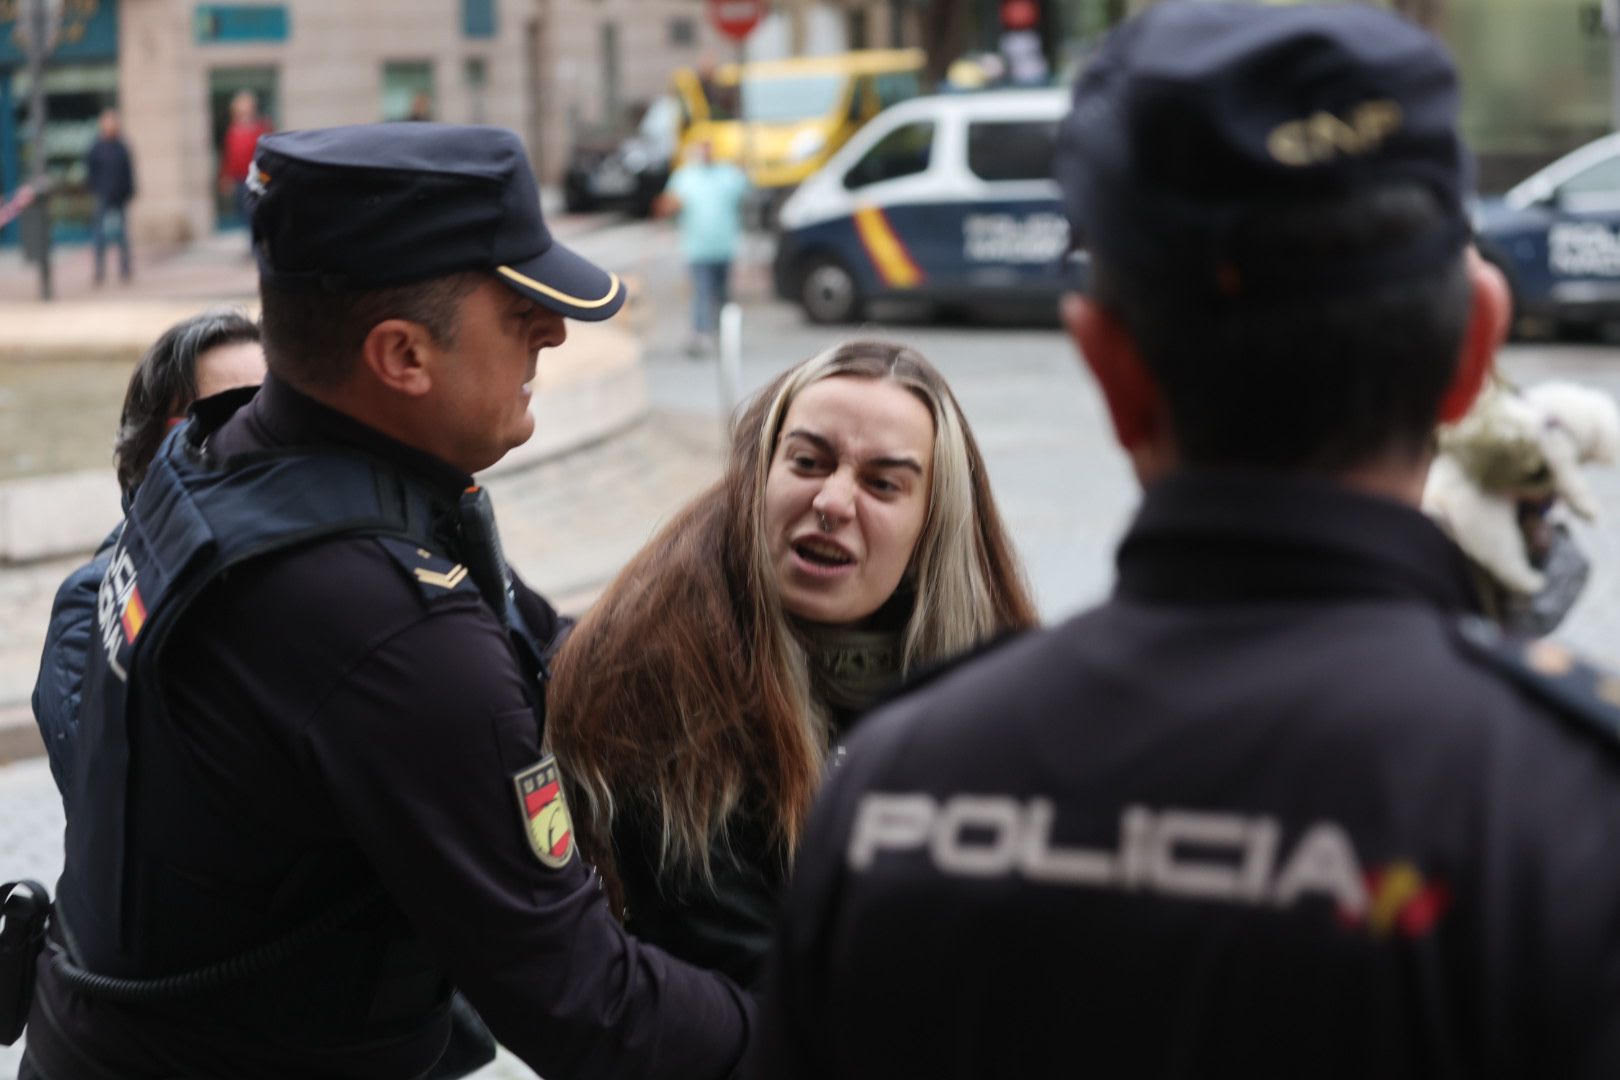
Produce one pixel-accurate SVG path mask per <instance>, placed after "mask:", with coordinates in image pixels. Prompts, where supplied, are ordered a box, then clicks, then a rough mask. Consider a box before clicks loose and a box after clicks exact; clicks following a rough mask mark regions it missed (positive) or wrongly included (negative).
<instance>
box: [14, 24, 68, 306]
mask: <svg viewBox="0 0 1620 1080" xmlns="http://www.w3.org/2000/svg"><path fill="white" fill-rule="evenodd" d="M60 14H61V0H28V14H27V19H26V22H22V20H19V22H22V24H23V25H26V26H27V30H26V32H25V37H24V40H23V43H22V44H23V49H24V50H25V51H26V53H27V56H28V153H29V158H30V159H31V165H32V168H31V169H30V172H31V174H32V175H31V176H30V178H29V182H30V183H31V185H32V186H33V189H34V204H33V205H32V206H31V207H29V209H28V211H27V212H28V213H30V214H33V215H35V217H34V221H33V235H34V250H33V255H34V258H35V260H36V261H37V262H38V263H39V298H40V299H41V300H49V299H51V296H52V292H53V290H52V288H51V218H50V202H49V198H48V195H49V191H50V180H49V177H48V176H47V175H46V172H45V62H46V60H48V59H50V55H51V51H52V50H53V49H54V48H55V47H56V33H55V28H56V24H57V22H58V16H59V15H60Z"/></svg>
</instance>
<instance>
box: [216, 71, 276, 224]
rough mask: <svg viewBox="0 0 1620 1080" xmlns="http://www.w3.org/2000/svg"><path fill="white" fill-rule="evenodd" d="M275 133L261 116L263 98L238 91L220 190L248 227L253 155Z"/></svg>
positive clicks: (227, 134)
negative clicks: (249, 186) (248, 197)
mask: <svg viewBox="0 0 1620 1080" xmlns="http://www.w3.org/2000/svg"><path fill="white" fill-rule="evenodd" d="M272 130H274V129H273V128H272V127H271V126H270V122H269V121H268V120H266V119H264V118H263V117H262V116H260V115H259V99H258V98H257V97H255V96H254V94H253V91H251V90H238V91H237V92H236V96H235V97H233V98H231V119H230V123H229V124H228V125H227V126H226V128H225V137H224V141H223V142H222V143H221V144H220V150H219V191H220V194H221V195H229V196H231V198H232V200H233V205H234V206H235V207H236V214H237V216H238V217H239V218H240V219H241V220H242V223H243V224H244V225H246V224H247V223H248V217H249V213H248V209H249V208H248V202H247V192H248V185H247V179H248V172H249V170H251V169H252V167H253V152H254V150H255V149H256V148H257V147H258V145H259V140H260V139H261V138H263V137H264V136H266V135H268V134H270V132H271V131H272Z"/></svg>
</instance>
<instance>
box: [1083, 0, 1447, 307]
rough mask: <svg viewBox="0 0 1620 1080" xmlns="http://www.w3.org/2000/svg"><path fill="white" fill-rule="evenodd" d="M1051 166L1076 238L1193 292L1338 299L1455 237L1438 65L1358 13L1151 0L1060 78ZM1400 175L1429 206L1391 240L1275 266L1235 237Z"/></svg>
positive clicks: (1424, 40) (1425, 37) (1387, 24)
mask: <svg viewBox="0 0 1620 1080" xmlns="http://www.w3.org/2000/svg"><path fill="white" fill-rule="evenodd" d="M1054 171H1055V173H1056V176H1057V179H1058V181H1059V182H1060V183H1061V185H1062V187H1063V195H1064V200H1065V203H1066V206H1067V210H1068V215H1069V222H1070V226H1071V228H1072V229H1073V231H1074V235H1075V242H1076V244H1078V245H1083V246H1085V247H1088V248H1090V249H1091V250H1092V251H1093V252H1095V253H1096V254H1097V255H1098V256H1099V257H1100V258H1101V259H1103V260H1104V261H1106V262H1113V263H1116V264H1119V265H1121V266H1122V268H1134V269H1135V270H1136V271H1138V272H1145V273H1147V274H1149V275H1152V276H1154V277H1155V278H1157V279H1160V280H1164V281H1166V282H1169V281H1177V282H1179V283H1183V284H1186V285H1189V286H1190V287H1192V288H1193V289H1195V290H1198V291H1206V292H1213V293H1217V294H1227V295H1233V294H1241V295H1245V296H1252V295H1256V294H1298V293H1301V292H1325V291H1332V290H1339V289H1354V288H1357V287H1360V286H1366V285H1371V284H1376V283H1379V282H1383V281H1389V280H1391V279H1395V278H1399V277H1402V276H1409V275H1416V274H1421V273H1425V272H1428V271H1431V270H1434V269H1437V268H1438V267H1440V266H1443V265H1445V264H1446V263H1448V262H1449V261H1450V260H1452V259H1454V258H1456V256H1457V254H1458V252H1459V251H1460V250H1461V248H1462V246H1463V244H1464V243H1465V242H1466V241H1467V237H1468V225H1467V217H1466V214H1465V212H1464V208H1463V198H1464V195H1465V193H1466V191H1467V190H1468V188H1469V186H1470V183H1471V177H1470V163H1469V159H1468V155H1467V152H1466V150H1465V149H1464V147H1463V144H1462V141H1461V138H1460V137H1459V136H1458V133H1457V81H1456V75H1455V72H1454V71H1453V69H1452V65H1451V61H1450V59H1449V58H1448V57H1447V55H1446V53H1445V50H1444V49H1443V48H1442V47H1441V45H1440V43H1439V42H1438V41H1436V40H1435V39H1434V38H1433V37H1431V36H1430V35H1429V34H1427V33H1425V32H1424V31H1423V30H1421V29H1419V28H1418V27H1416V26H1414V25H1413V24H1411V23H1409V22H1407V21H1406V20H1404V19H1402V18H1400V17H1398V16H1396V15H1393V14H1390V13H1388V12H1385V11H1382V10H1379V9H1378V8H1375V7H1371V6H1369V5H1366V4H1323V5H1315V4H1311V5H1304V6H1298V7H1273V6H1260V5H1256V4H1235V3H1178V2H1170V3H1161V4H1157V5H1155V6H1154V7H1152V8H1150V9H1148V10H1147V11H1146V12H1144V13H1143V14H1141V15H1139V16H1137V17H1135V18H1133V19H1131V20H1130V21H1128V22H1126V23H1124V24H1122V25H1121V26H1120V27H1119V28H1118V29H1117V30H1116V31H1115V32H1114V33H1113V34H1112V35H1110V37H1109V38H1108V40H1107V41H1106V42H1105V43H1104V45H1103V46H1102V48H1101V49H1100V50H1099V52H1098V54H1097V56H1096V57H1095V58H1094V59H1093V61H1092V62H1091V64H1090V66H1089V67H1087V68H1086V70H1085V72H1084V73H1083V74H1082V75H1081V77H1080V79H1079V81H1078V82H1077V83H1076V85H1075V91H1074V108H1073V111H1072V112H1070V114H1069V115H1068V117H1067V118H1066V119H1065V120H1064V122H1063V127H1062V130H1061V132H1060V135H1059V140H1058V153H1057V157H1056V159H1055V164H1054ZM1400 183H1416V184H1420V185H1423V186H1425V187H1427V188H1429V189H1430V190H1431V191H1433V192H1434V194H1435V196H1436V197H1437V199H1438V200H1439V204H1440V207H1441V211H1442V212H1441V215H1440V220H1439V221H1438V222H1437V224H1436V227H1435V228H1434V229H1432V230H1430V231H1429V232H1427V233H1425V234H1423V235H1420V236H1418V237H1415V238H1411V239H1409V240H1406V241H1403V242H1401V243H1399V244H1397V245H1394V246H1391V247H1388V248H1385V249H1381V250H1379V251H1376V252H1373V253H1370V254H1368V255H1365V256H1362V257H1360V258H1357V259H1353V260H1346V259H1334V258H1327V257H1317V258H1310V259H1294V260H1289V261H1281V260H1279V259H1277V258H1276V257H1274V256H1273V255H1272V254H1271V253H1268V252H1265V251H1256V250H1248V249H1246V247H1245V245H1244V243H1243V242H1242V240H1241V237H1242V235H1243V230H1244V226H1245V224H1246V223H1249V222H1252V221H1253V220H1254V219H1255V218H1256V217H1258V216H1263V215H1264V214H1265V212H1266V211H1267V210H1270V209H1274V208H1277V207H1280V206H1284V205H1288V204H1302V203H1311V202H1314V201H1319V200H1324V199H1332V198H1334V197H1336V196H1342V195H1345V194H1348V193H1350V192H1354V191H1360V190H1363V189H1366V188H1369V187H1376V186H1384V185H1389V184H1400Z"/></svg>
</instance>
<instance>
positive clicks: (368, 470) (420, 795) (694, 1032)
mask: <svg viewBox="0 0 1620 1080" xmlns="http://www.w3.org/2000/svg"><path fill="white" fill-rule="evenodd" d="M250 184H251V186H252V188H253V189H254V193H255V195H256V199H257V203H256V206H255V209H254V214H253V238H254V248H255V251H256V252H257V256H258V260H259V267H260V282H261V292H262V300H263V327H264V344H265V352H266V355H267V359H268V363H269V368H270V376H269V378H268V379H267V380H266V382H265V384H264V387H263V389H262V390H260V391H259V392H258V394H257V395H256V396H253V395H252V393H251V391H248V392H243V393H239V394H237V395H235V396H234V397H229V396H227V397H221V398H214V399H211V400H210V401H209V402H208V403H207V407H206V408H201V409H199V410H198V411H197V412H196V413H195V414H194V415H193V417H192V418H191V420H190V421H189V422H187V423H186V424H184V425H182V426H181V427H180V428H178V429H177V430H176V432H175V433H174V434H173V435H171V437H170V439H169V440H168V441H167V442H166V444H165V446H164V448H163V449H162V450H161V451H160V453H159V455H158V457H157V459H156V460H155V461H154V463H153V466H152V468H151V470H150V472H149V473H148V475H147V478H146V479H145V480H144V481H143V482H142V485H141V487H140V489H139V491H138V493H137V495H136V498H135V500H134V505H133V507H132V509H131V511H130V514H129V516H128V519H127V523H126V526H125V528H124V531H123V534H122V539H121V541H120V544H119V548H118V550H117V551H116V552H115V553H114V557H113V568H112V570H110V571H109V573H108V575H107V578H106V580H105V581H104V582H103V583H102V586H101V591H100V595H99V597H98V604H99V616H98V628H97V634H98V642H97V647H96V648H94V649H92V659H91V664H90V670H89V672H88V674H87V676H86V685H85V692H84V703H83V706H82V719H81V723H82V725H83V733H84V743H83V746H84V752H85V755H86V757H85V759H84V762H83V767H82V768H81V769H78V770H76V772H75V782H74V784H73V785H72V787H71V789H70V791H69V793H68V796H67V798H68V804H69V805H68V827H67V863H66V869H65V871H64V873H63V876H62V879H61V882H60V886H59V896H58V904H57V910H56V917H55V921H54V925H53V929H52V932H51V940H50V943H49V947H48V949H47V951H46V952H45V953H44V954H43V955H42V957H41V961H40V964H39V968H38V971H39V985H38V989H37V993H36V995H35V1001H34V1007H33V1011H32V1013H31V1014H30V1018H29V1030H28V1039H29V1041H28V1054H29V1056H28V1059H27V1060H26V1061H25V1064H24V1075H25V1076H35V1075H38V1076H43V1077H45V1078H46V1080H73V1078H79V1077H92V1078H100V1077H121V1078H124V1077H176V1076H188V1077H190V1076H221V1077H224V1076H229V1077H233V1078H238V1077H266V1078H268V1077H291V1076H322V1077H339V1076H341V1077H379V1078H380V1077H415V1076H421V1075H423V1074H424V1073H426V1072H427V1070H428V1069H429V1068H430V1067H431V1066H433V1065H434V1062H435V1059H436V1058H437V1057H438V1056H439V1054H440V1052H441V1050H442V1049H443V1047H444V1045H445V1041H446V1033H447V1030H448V1028H449V1020H448V1013H449V1009H448V1001H449V996H450V992H451V989H452V987H455V988H459V989H460V990H461V991H462V992H463V993H465V995H466V996H467V998H468V999H470V1001H471V1002H472V1003H473V1005H474V1006H475V1007H476V1008H477V1010H478V1012H479V1013H480V1014H481V1015H482V1016H483V1018H484V1019H485V1021H486V1022H487V1023H488V1025H489V1027H490V1029H491V1030H492V1031H493V1032H494V1034H495V1036H496V1037H497V1038H498V1039H499V1041H500V1042H501V1043H502V1044H504V1045H505V1046H506V1047H508V1048H509V1049H510V1050H512V1051H513V1052H515V1053H516V1054H517V1055H518V1056H519V1057H521V1058H522V1059H523V1060H524V1061H525V1062H527V1063H528V1064H529V1065H531V1066H532V1067H533V1068H534V1069H536V1070H537V1071H539V1072H541V1073H542V1074H543V1075H545V1076H546V1077H548V1080H564V1078H567V1077H572V1076H581V1077H585V1076H588V1077H592V1078H599V1077H668V1078H671V1080H674V1078H681V1080H688V1078H697V1077H723V1076H727V1075H729V1074H730V1073H731V1071H732V1070H733V1068H734V1067H735V1065H736V1063H737V1061H738V1059H739V1057H740V1055H741V1052H742V1048H743V1045H744V1042H745V1039H746V1036H747V1031H748V1023H749V1006H748V1004H747V1002H746V999H745V998H744V996H743V995H742V994H741V993H740V992H739V991H738V990H737V989H736V987H734V986H733V985H732V984H730V983H729V982H727V981H726V980H725V979H723V978H721V977H719V976H715V975H713V974H710V973H708V972H704V971H700V970H698V969H695V968H691V967H688V966H685V965H683V964H681V963H679V962H677V961H674V960H672V959H671V958H669V957H667V956H665V955H663V954H661V953H659V952H658V951H657V950H655V949H652V948H648V947H644V946H642V945H640V944H639V943H637V942H636V941H635V940H633V939H631V938H629V937H627V936H626V935H625V934H624V933H623V931H622V930H621V929H620V927H619V925H618V924H617V923H616V922H615V921H614V919H613V918H612V916H611V915H610V914H609V912H608V909H607V906H606V905H605V903H604V902H603V900H602V896H601V893H600V891H599V885H598V882H597V880H596V879H595V877H594V875H593V872H592V871H591V869H590V868H589V867H588V866H585V865H583V864H582V862H581V860H580V859H579V858H578V857H577V856H576V854H575V852H574V849H573V840H572V834H571V824H570V819H569V816H568V809H567V806H566V804H565V802H564V800H563V796H562V793H561V785H560V780H561V777H560V776H559V775H558V771H557V767H556V764H555V762H554V761H553V759H552V758H550V757H549V756H546V755H544V754H543V751H542V741H541V740H542V724H543V718H544V697H543V694H544V678H545V662H546V654H547V650H548V648H549V645H550V644H551V643H552V642H553V641H554V640H555V639H556V636H557V633H558V631H559V629H560V627H559V620H558V618H557V616H556V615H555V614H554V613H553V612H552V610H551V608H550V607H549V606H548V605H547V604H546V602H545V601H544V600H543V599H541V598H540V597H539V596H537V595H535V594H534V593H532V592H531V591H529V590H528V589H527V588H526V587H524V585H523V584H522V582H521V581H518V580H517V579H516V578H515V577H513V576H512V575H511V573H510V571H509V570H508V569H507V568H506V567H505V564H504V561H503V560H502V558H501V555H500V548H499V543H498V540H497V539H496V536H495V532H494V528H493V521H492V518H491V515H490V511H489V507H488V502H487V498H485V496H484V495H483V492H482V490H481V489H480V488H479V487H478V486H477V483H476V481H475V480H473V479H472V474H474V473H476V472H477V471H478V470H480V469H484V468H486V467H488V466H490V465H492V464H494V463H495V462H496V461H497V460H499V459H500V458H501V456H502V455H503V454H505V453H506V452H507V451H508V450H510V449H512V448H513V447H515V446H517V445H519V444H520V443H522V442H524V441H525V440H526V439H527V438H528V437H529V436H530V434H531V432H532V429H533V420H532V418H531V414H530V411H529V396H530V390H529V386H530V383H531V381H532V380H533V378H534V374H535V362H536V354H537V352H538V351H539V350H540V349H542V348H546V347H550V346H555V345H558V344H560V343H561V342H562V341H563V339H564V337H565V335H566V327H565V323H564V319H565V317H566V318H577V319H605V318H607V317H608V316H610V315H612V314H613V313H614V312H615V311H616V310H618V308H619V307H620V305H621V304H622V303H623V300H624V290H623V286H622V284H621V283H620V282H619V280H618V279H617V278H616V277H615V276H613V275H611V274H609V273H606V272H604V271H603V270H601V269H599V268H597V267H595V266H593V265H592V264H591V263H589V262H587V261H586V260H585V259H583V258H581V257H580V256H579V255H576V254H575V253H573V252H571V251H569V250H568V249H567V248H566V247H564V246H563V245H561V244H558V243H556V242H554V241H553V240H552V238H551V236H550V234H549V233H548V232H547V230H546V227H545V223H544V222H543V221H542V220H541V216H540V210H539V205H540V204H539V193H538V191H537V189H536V186H535V182H534V178H533V176H532V175H531V173H530V171H529V168H528V165H527V163H526V160H525V157H524V152H523V147H522V145H521V144H520V143H519V141H518V140H517V138H516V137H515V136H514V135H512V134H511V133H509V132H506V131H502V130H498V129H494V128H479V127H452V126H445V125H436V124H394V125H382V126H370V127H354V128H339V129H332V130H325V131H307V132H292V133H286V134H280V135H274V136H268V137H266V138H265V139H264V140H263V141H262V142H261V143H260V148H259V152H258V155H257V158H256V160H255V164H254V171H253V174H252V176H251V177H250Z"/></svg>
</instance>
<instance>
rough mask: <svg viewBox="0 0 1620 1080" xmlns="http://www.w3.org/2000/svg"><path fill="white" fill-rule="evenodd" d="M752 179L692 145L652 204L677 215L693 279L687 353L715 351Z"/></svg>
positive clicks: (709, 149) (704, 143)
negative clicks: (749, 181) (744, 206)
mask: <svg viewBox="0 0 1620 1080" xmlns="http://www.w3.org/2000/svg"><path fill="white" fill-rule="evenodd" d="M747 193H748V176H747V174H745V173H744V172H743V171H742V170H741V169H739V168H738V167H737V166H736V165H733V164H732V163H731V162H729V161H717V160H715V157H714V146H713V144H712V143H711V142H709V140H707V139H701V140H699V141H697V142H695V143H693V144H692V147H691V149H690V151H689V152H688V155H687V159H686V162H685V163H684V164H683V165H681V167H680V168H678V169H676V170H675V174H674V175H673V176H671V177H670V178H669V183H668V184H667V185H666V186H665V188H664V193H663V194H662V195H660V196H659V198H658V201H657V202H656V204H655V205H654V210H655V212H656V213H658V214H659V215H661V216H667V215H670V214H678V215H679V218H678V226H679V229H680V234H681V254H682V255H683V256H684V257H685V259H686V265H687V268H688V270H689V271H690V273H691V276H692V336H691V338H690V339H689V340H688V341H687V344H686V351H687V354H688V355H690V356H702V355H705V354H706V353H709V352H712V351H713V350H714V343H715V332H716V329H717V327H718V325H719V321H720V309H721V308H722V307H724V306H725V304H726V301H727V300H728V299H730V296H731V263H732V260H733V259H735V258H736V256H737V246H738V244H739V243H740V242H741V240H742V204H743V196H745V195H746V194H747Z"/></svg>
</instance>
